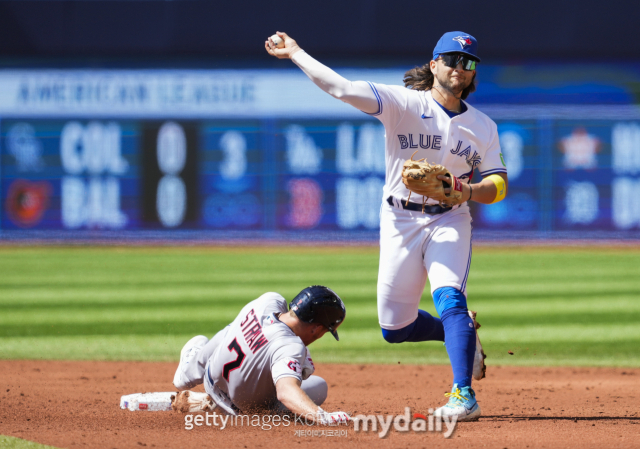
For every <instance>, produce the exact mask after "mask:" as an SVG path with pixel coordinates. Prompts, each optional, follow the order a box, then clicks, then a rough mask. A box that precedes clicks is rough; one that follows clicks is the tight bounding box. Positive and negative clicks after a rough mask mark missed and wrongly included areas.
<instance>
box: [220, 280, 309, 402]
mask: <svg viewBox="0 0 640 449" xmlns="http://www.w3.org/2000/svg"><path fill="white" fill-rule="evenodd" d="M283 313H288V307H287V303H286V301H285V299H284V298H283V297H282V296H280V295H279V294H277V293H266V294H264V295H262V296H261V297H260V298H258V299H256V300H254V301H251V302H250V303H249V304H247V305H246V306H245V307H244V308H243V309H242V311H241V312H240V314H238V316H237V317H236V319H235V320H234V321H233V323H231V325H230V326H229V327H228V329H227V333H226V335H225V338H224V339H223V341H222V343H221V344H220V347H218V349H217V350H216V352H215V353H214V355H213V360H212V362H213V363H211V365H210V371H211V372H210V375H211V378H212V380H213V381H214V383H215V384H216V385H217V386H218V387H219V388H220V389H221V390H222V391H224V392H225V393H226V394H228V395H229V397H230V398H231V400H232V401H233V402H234V404H235V405H236V406H238V407H239V408H240V409H241V410H246V409H249V408H255V407H269V406H271V405H272V404H273V403H274V402H275V401H276V396H277V395H276V389H275V384H276V382H277V381H278V379H280V378H281V377H294V378H297V379H298V380H300V381H302V380H304V379H306V378H308V377H309V376H310V375H311V374H312V373H313V371H314V367H313V362H312V360H311V356H310V354H309V351H308V349H307V348H306V346H305V345H304V344H303V343H302V340H300V338H299V337H298V336H296V335H295V334H294V333H293V331H292V330H291V329H290V328H289V327H288V326H287V325H286V324H284V323H282V322H281V321H280V320H279V319H278V318H277V316H278V314H283Z"/></svg>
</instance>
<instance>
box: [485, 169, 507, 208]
mask: <svg viewBox="0 0 640 449" xmlns="http://www.w3.org/2000/svg"><path fill="white" fill-rule="evenodd" d="M487 179H490V180H491V181H493V183H494V184H495V185H496V189H497V190H498V191H497V193H496V197H495V199H494V200H493V201H491V203H489V204H493V203H497V202H498V201H502V200H503V199H504V197H505V196H507V189H506V187H505V185H504V179H502V177H501V176H498V175H491V176H489V177H488V178H487Z"/></svg>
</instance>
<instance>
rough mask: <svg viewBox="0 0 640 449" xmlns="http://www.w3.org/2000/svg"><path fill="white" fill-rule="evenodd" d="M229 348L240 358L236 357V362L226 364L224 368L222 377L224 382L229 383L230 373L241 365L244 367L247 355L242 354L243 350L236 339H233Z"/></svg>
mask: <svg viewBox="0 0 640 449" xmlns="http://www.w3.org/2000/svg"><path fill="white" fill-rule="evenodd" d="M227 347H228V348H229V351H236V354H238V357H236V359H235V360H234V361H232V362H229V363H225V364H224V367H223V368H222V377H224V380H226V381H227V382H229V373H230V372H231V371H233V370H234V369H237V368H240V365H242V361H243V360H244V358H245V355H244V352H242V348H241V347H240V345H239V344H238V340H237V339H235V338H234V339H233V341H232V342H231V344H230V345H229V346H227Z"/></svg>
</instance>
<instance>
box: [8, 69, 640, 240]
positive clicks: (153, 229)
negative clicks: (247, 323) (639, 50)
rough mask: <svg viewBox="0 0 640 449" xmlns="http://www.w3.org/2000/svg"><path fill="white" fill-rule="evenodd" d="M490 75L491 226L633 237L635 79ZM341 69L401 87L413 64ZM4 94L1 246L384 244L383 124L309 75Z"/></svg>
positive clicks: (91, 81) (481, 100)
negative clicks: (171, 240)
mask: <svg viewBox="0 0 640 449" xmlns="http://www.w3.org/2000/svg"><path fill="white" fill-rule="evenodd" d="M492 70H493V73H494V75H491V76H489V77H488V78H487V81H486V87H487V88H488V91H489V92H494V95H493V96H491V95H489V94H487V93H485V94H483V95H478V97H477V101H476V102H475V103H474V102H473V96H472V98H471V99H470V100H472V101H471V103H472V104H475V105H476V106H477V107H478V108H479V109H480V110H482V111H484V112H485V113H487V114H488V115H489V116H490V117H492V118H493V119H494V120H495V121H496V123H497V124H498V130H499V134H500V142H501V147H502V152H503V155H504V158H505V161H506V164H507V168H508V171H509V180H510V193H509V196H508V197H507V199H506V200H504V201H503V202H501V203H498V204H495V205H491V206H484V205H479V204H476V203H473V204H472V213H473V215H474V228H475V229H476V230H478V231H479V235H482V232H483V231H487V232H489V231H490V230H492V229H499V230H501V232H502V235H503V236H505V235H506V236H509V235H513V236H517V235H527V234H526V233H527V232H534V233H544V234H545V235H552V234H553V233H556V234H557V235H567V233H569V234H571V232H573V231H575V232H580V233H582V234H584V235H589V236H592V237H593V236H597V233H598V232H603V233H605V234H606V233H611V232H615V235H616V236H618V237H620V236H621V237H624V236H635V235H637V234H638V232H637V231H638V229H639V228H640V109H638V108H637V107H636V106H634V105H633V104H631V101H632V94H631V93H629V91H628V89H626V87H625V85H611V86H608V85H607V84H606V83H602V82H600V81H598V82H588V83H587V82H585V83H583V84H582V86H583V89H582V90H580V89H578V88H576V86H575V85H572V86H568V87H566V86H565V89H564V90H563V89H562V88H561V87H558V86H560V85H562V84H563V83H561V82H559V83H556V84H557V85H556V86H555V87H554V88H553V89H555V91H556V93H558V95H559V97H558V98H564V100H563V101H560V102H557V103H551V102H550V100H549V99H551V98H556V97H554V96H553V95H552V94H550V92H549V89H551V88H550V87H549V86H548V85H547V86H546V87H545V85H542V87H540V86H537V85H536V84H535V83H534V82H529V84H526V85H524V86H520V87H517V86H515V85H514V84H513V83H511V84H509V83H508V82H507V83H506V84H505V83H504V82H501V81H500V80H501V79H503V78H501V76H502V75H503V74H504V71H503V72H500V70H498V68H493V69H491V70H488V74H489V75H490V74H491V73H492ZM498 72H499V73H498ZM341 73H343V74H345V76H347V77H348V78H349V79H368V80H373V81H376V82H383V83H388V84H398V81H399V80H401V78H402V73H403V70H402V69H386V70H349V69H345V70H343V71H341ZM495 73H498V74H495ZM500 73H502V75H500ZM605 78H606V77H605ZM627 81H628V80H627ZM545 82H547V83H548V80H547V81H545ZM598 83H599V84H598ZM594 85H598V86H600V87H598V88H594ZM514 86H515V87H514ZM585 86H586V87H585ZM540 89H542V97H539V98H541V99H546V101H547V103H543V104H538V103H535V102H532V100H531V98H532V95H535V93H536V91H537V90H540ZM545 89H546V90H545ZM553 89H552V90H553ZM0 92H1V93H0V164H1V165H0V196H1V198H2V215H1V217H0V227H1V230H2V233H0V238H3V239H8V238H11V239H13V238H17V239H23V238H33V237H34V236H36V237H38V236H39V237H38V238H40V237H41V238H45V239H46V238H52V239H60V238H62V239H64V238H67V237H69V238H74V237H77V236H79V235H82V236H85V237H86V236H92V237H95V238H100V237H105V236H106V237H107V238H111V237H113V236H114V235H118V233H121V235H127V236H129V237H131V236H135V235H136V232H139V231H144V232H141V233H140V236H143V235H146V236H153V237H152V238H159V237H158V236H162V235H167V236H170V235H173V236H178V237H177V238H178V239H180V238H182V237H180V236H185V235H187V236H188V235H193V236H196V237H195V238H200V237H202V236H207V238H216V237H219V238H236V237H238V236H242V235H243V232H244V235H247V236H262V237H264V236H269V235H276V234H277V235H281V236H283V235H289V236H290V235H295V236H296V237H295V238H296V239H302V240H304V239H305V238H309V239H322V238H331V236H336V235H339V236H340V237H339V239H343V240H344V239H349V238H350V237H349V236H353V239H354V240H358V239H362V238H364V239H375V238H376V235H377V229H378V217H379V208H380V202H381V197H382V186H383V184H384V129H383V127H382V126H381V124H380V123H379V122H378V121H377V120H375V119H372V118H371V117H369V116H367V115H366V114H362V113H360V112H359V111H356V110H354V109H352V108H350V107H349V106H347V105H344V104H342V103H341V102H339V101H337V100H334V99H333V98H331V97H329V96H328V95H326V94H324V93H323V92H321V91H320V90H319V89H318V88H317V87H315V86H314V85H313V84H312V83H311V82H310V81H309V80H308V79H307V78H306V77H305V76H304V74H302V73H301V72H299V71H297V70H244V71H240V70H235V71H232V70H191V71H189V70H182V71H172V70H138V71H136V70H126V71H125V70H102V71H100V70H97V71H96V70H94V71H87V70H57V71H46V70H4V71H0ZM479 92H482V85H480V86H479ZM563 92H564V93H565V94H566V95H565V96H564V97H563ZM594 92H595V93H594ZM597 92H600V94H602V95H600V97H598V94H597ZM606 92H616V95H613V96H610V97H609V98H611V99H612V101H611V102H610V103H609V104H594V103H588V102H587V101H586V99H587V98H590V97H591V98H595V99H598V98H599V99H602V98H605V97H606V95H605V94H604V93H606ZM519 96H520V100H521V101H520V103H518V102H517V99H518V98H519ZM492 98H493V101H492ZM505 98H506V99H505ZM611 103H617V104H611ZM408 151H409V150H408ZM476 176H477V177H476V179H478V177H479V175H478V174H477V173H476ZM47 232H49V233H47ZM181 232H182V234H181ZM185 232H186V233H187V234H185ZM189 232H192V234H189ZM291 232H293V233H294V234H290V233H291ZM163 233H164V234H163ZM274 233H275V234H274ZM278 233H280V234H278ZM505 233H506V234H505ZM522 233H524V234H522ZM594 233H596V234H594ZM603 235H604V234H603ZM607 235H608V234H607ZM47 236H49V237H47ZM198 236H199V237H198ZM286 238H290V237H286Z"/></svg>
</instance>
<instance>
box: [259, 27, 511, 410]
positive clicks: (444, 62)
mask: <svg viewBox="0 0 640 449" xmlns="http://www.w3.org/2000/svg"><path fill="white" fill-rule="evenodd" d="M277 34H278V36H279V37H280V38H282V39H283V40H284V47H283V48H277V47H276V45H275V44H274V42H273V41H272V39H271V38H269V39H267V41H266V42H265V48H266V50H267V52H268V53H269V54H270V55H272V56H276V57H278V58H281V59H284V58H289V59H291V60H292V61H293V62H294V63H295V64H296V65H298V67H300V68H301V69H302V70H303V71H304V73H306V74H307V76H308V77H309V78H310V79H311V80H312V81H313V82H314V83H315V84H316V85H317V86H318V87H320V88H321V89H322V90H324V91H325V92H327V93H328V94H330V95H332V96H333V97H335V98H337V99H340V100H342V101H344V102H345V103H348V104H350V105H352V106H354V107H356V108H358V109H360V110H361V111H363V112H365V113H367V114H370V115H372V116H374V117H376V118H378V119H379V120H380V121H381V122H382V123H383V124H384V127H385V131H386V137H385V139H386V150H385V152H386V154H385V157H386V181H385V186H384V189H383V198H382V208H381V212H380V268H379V274H378V317H379V322H380V327H381V328H382V335H383V337H384V339H385V340H387V341H388V342H390V343H401V342H405V341H411V342H417V341H428V340H436V341H444V342H445V346H446V348H447V352H448V354H449V359H450V361H451V366H452V369H453V388H452V391H451V393H447V394H446V396H447V397H449V401H448V402H447V404H446V405H445V406H443V407H440V408H439V409H438V410H437V411H436V413H438V414H442V415H450V416H453V415H455V416H457V418H458V420H474V419H477V418H478V417H479V416H480V406H479V405H478V403H477V400H476V397H475V392H474V391H473V389H472V388H471V380H472V377H473V378H476V379H481V378H482V377H484V371H485V366H484V357H485V356H484V353H483V351H482V347H481V346H480V341H479V339H478V337H477V332H476V323H475V314H474V313H473V312H470V311H469V310H468V309H467V299H466V295H467V280H468V276H469V267H470V265H471V215H470V213H469V207H468V205H467V202H468V201H470V200H473V201H477V202H480V203H484V204H490V203H495V202H497V201H501V200H502V199H504V197H505V195H506V193H507V170H506V166H505V164H504V162H503V159H502V154H501V152H500V144H499V141H498V130H497V126H496V124H495V123H494V122H493V121H492V120H491V119H490V118H489V117H487V116H486V115H485V114H483V113H482V112H480V111H478V110H477V109H475V108H474V107H472V106H471V105H469V104H467V103H466V102H465V101H463V100H464V99H466V98H467V96H468V95H469V94H470V93H471V92H473V91H475V84H474V80H475V75H476V70H475V69H476V64H477V63H478V62H479V61H480V58H478V56H477V41H476V39H475V38H474V37H473V36H471V35H469V34H467V33H463V32H459V31H454V32H449V33H445V34H444V35H443V36H442V38H441V39H440V40H439V41H438V43H437V45H436V47H435V49H434V51H433V58H432V60H431V61H430V62H429V63H428V64H426V65H424V66H422V67H418V68H415V69H412V70H410V71H408V72H407V73H406V74H405V77H404V83H405V87H401V86H388V85H381V84H376V83H372V82H365V81H349V80H347V79H345V78H343V77H342V76H340V75H339V74H337V73H336V72H334V71H333V70H331V69H330V68H328V67H326V66H324V65H323V64H321V63H320V62H318V61H316V60H315V59H314V58H312V57H311V56H310V55H309V54H307V53H306V52H305V51H303V50H302V49H301V48H300V47H299V46H298V44H297V43H296V41H295V40H293V39H292V38H290V37H289V36H288V35H287V34H286V33H280V32H278V33H277ZM415 151H417V155H416V157H415V159H419V158H426V160H427V161H428V162H430V163H432V164H440V165H443V166H445V167H446V168H447V169H449V171H450V172H451V173H452V175H453V176H454V178H457V179H449V178H448V177H445V176H439V179H441V180H443V181H447V183H448V184H449V185H455V186H457V187H458V189H459V188H461V189H462V203H461V204H457V205H455V206H452V207H446V206H444V207H443V206H441V205H440V204H438V203H437V202H435V201H433V200H428V201H427V202H426V206H425V207H424V210H423V205H422V202H420V203H413V202H410V201H409V191H408V190H407V189H406V187H405V186H404V184H403V183H402V181H401V173H402V168H403V163H404V162H405V160H407V159H409V158H410V156H411V155H412V154H413V153H414V152H415ZM475 169H478V170H479V172H480V175H481V176H482V177H483V179H482V180H481V181H480V182H477V183H475V184H473V185H472V184H471V183H470V181H471V178H472V176H473V172H474V170H475ZM445 191H449V189H445ZM413 198H415V195H414V197H413ZM427 277H428V278H429V282H430V285H431V293H432V295H433V299H434V303H435V306H436V310H437V311H438V314H439V316H440V318H436V317H433V316H431V315H430V314H429V313H427V312H426V311H424V310H419V309H418V304H419V302H420V297H421V296H422V292H423V290H424V287H425V283H426V279H427Z"/></svg>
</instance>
